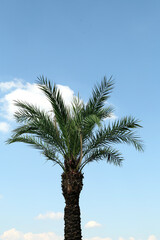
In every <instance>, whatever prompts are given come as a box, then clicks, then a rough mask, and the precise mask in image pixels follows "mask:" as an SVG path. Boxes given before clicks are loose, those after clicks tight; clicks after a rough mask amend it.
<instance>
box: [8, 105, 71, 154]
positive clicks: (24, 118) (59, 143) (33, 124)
mask: <svg viewBox="0 0 160 240" xmlns="http://www.w3.org/2000/svg"><path fill="white" fill-rule="evenodd" d="M15 104H16V106H17V107H18V111H17V112H16V113H15V114H14V116H15V118H16V120H17V122H20V123H21V124H22V123H23V122H24V123H23V125H22V126H20V127H18V128H16V129H15V130H14V131H13V133H14V134H13V135H12V138H15V137H19V136H21V135H22V134H33V135H35V136H37V137H39V138H40V139H41V140H43V141H45V142H47V144H50V145H54V146H55V147H56V149H57V151H59V152H60V153H63V154H64V153H65V152H66V151H67V150H66V146H65V143H64V140H63V138H62V137H61V135H60V133H59V132H58V131H57V128H56V126H55V125H54V123H53V120H52V119H51V117H50V116H49V115H48V114H47V113H46V112H44V111H43V110H40V109H39V108H38V107H36V106H34V105H32V104H28V103H25V102H20V101H16V102H15Z"/></svg>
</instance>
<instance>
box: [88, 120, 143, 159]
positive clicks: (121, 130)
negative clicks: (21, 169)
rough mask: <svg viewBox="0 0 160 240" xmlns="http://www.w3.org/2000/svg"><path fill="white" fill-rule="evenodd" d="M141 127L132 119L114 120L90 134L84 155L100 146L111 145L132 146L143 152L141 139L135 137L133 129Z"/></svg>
mask: <svg viewBox="0 0 160 240" xmlns="http://www.w3.org/2000/svg"><path fill="white" fill-rule="evenodd" d="M139 127H141V126H140V125H139V121H138V120H136V119H134V118H132V117H125V118H122V119H121V120H116V121H114V122H113V123H112V125H111V126H110V125H109V126H108V127H106V126H104V127H102V128H100V129H98V130H97V131H96V133H95V134H92V136H90V139H89V144H88V146H87V149H86V151H85V152H84V155H86V154H87V153H88V152H89V151H91V150H92V149H96V148H99V147H101V146H109V145H110V144H113V143H127V144H132V145H133V146H134V147H135V148H136V149H137V150H138V151H143V144H142V141H141V139H140V138H139V137H138V136H137V135H136V132H135V131H133V129H136V128H139Z"/></svg>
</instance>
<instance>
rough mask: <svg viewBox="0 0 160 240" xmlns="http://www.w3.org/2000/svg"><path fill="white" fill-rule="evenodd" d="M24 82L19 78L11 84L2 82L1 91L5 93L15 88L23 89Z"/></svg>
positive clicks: (0, 83) (0, 84)
mask: <svg viewBox="0 0 160 240" xmlns="http://www.w3.org/2000/svg"><path fill="white" fill-rule="evenodd" d="M22 82H23V80H22V79H18V78H14V80H13V81H10V82H0V91H2V92H5V91H9V90H11V89H13V88H22V87H23V83H22Z"/></svg>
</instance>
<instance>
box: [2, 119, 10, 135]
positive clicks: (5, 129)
mask: <svg viewBox="0 0 160 240" xmlns="http://www.w3.org/2000/svg"><path fill="white" fill-rule="evenodd" d="M9 129H10V125H9V124H8V123H7V122H0V132H3V133H6V132H8V131H9Z"/></svg>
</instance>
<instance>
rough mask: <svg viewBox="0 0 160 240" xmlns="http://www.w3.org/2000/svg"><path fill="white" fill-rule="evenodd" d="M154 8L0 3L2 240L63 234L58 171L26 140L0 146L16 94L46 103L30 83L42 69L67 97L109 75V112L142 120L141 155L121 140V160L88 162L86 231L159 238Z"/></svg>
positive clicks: (107, 237)
mask: <svg viewBox="0 0 160 240" xmlns="http://www.w3.org/2000/svg"><path fill="white" fill-rule="evenodd" d="M159 11H160V2H159V1H158V0H154V1H149V0H141V1H138V0H135V1H127V0H121V1H118V0H112V1H111V0H100V1H98V0H87V1H86V0H85V1H84V0H81V1H78V0H77V1H73V0H68V1H64V0H63V1H62V0H59V1H54V0H53V1H51V0H45V1H42V0H41V1H38V0H34V1H31V0H28V1H24V0H12V1H9V0H1V2H0V151H1V156H0V168H1V174H0V213H1V214H0V240H62V239H63V225H64V222H63V208H64V199H63V196H62V194H61V169H59V168H58V166H55V167H53V165H52V163H51V162H46V161H45V158H44V157H43V156H42V155H41V154H40V153H39V152H38V151H36V150H34V149H32V148H31V147H29V146H25V145H24V144H13V145H9V146H8V145H6V144H5V143H4V142H5V140H6V139H7V138H8V137H9V136H10V134H11V130H12V129H13V128H14V127H15V126H16V123H15V122H14V120H13V118H12V114H13V112H14V110H15V109H14V108H13V105H12V100H13V99H14V98H15V97H16V98H20V99H25V100H26V99H28V101H31V102H34V103H36V104H40V105H41V106H42V107H46V108H47V107H48V105H47V103H46V102H45V99H44V98H42V96H41V95H39V94H40V93H39V92H38V91H37V89H36V86H35V85H34V84H35V80H36V78H37V76H40V75H42V74H43V75H45V76H47V77H48V78H49V79H51V80H52V81H53V82H56V83H57V84H59V85H60V86H59V87H60V88H61V89H62V92H63V94H67V95H65V99H66V101H69V100H70V99H71V98H72V96H73V93H74V94H76V95H77V94H78V92H79V93H80V97H81V98H82V99H84V101H87V99H88V97H89V96H90V93H91V90H92V87H93V86H94V84H95V83H96V82H99V81H101V79H102V78H103V76H104V75H106V76H107V77H110V76H111V75H113V78H114V79H115V89H114V91H113V93H112V95H111V98H110V99H109V103H110V104H113V105H114V107H115V115H116V116H117V118H121V117H123V116H126V115H132V116H134V117H136V118H138V119H140V120H141V124H142V126H143V129H141V130H140V131H139V132H138V133H139V135H140V136H141V137H142V139H143V140H144V144H145V151H144V153H138V152H137V151H136V150H135V149H134V148H133V147H132V146H127V145H123V146H122V145H121V146H117V148H118V149H120V150H121V152H122V153H123V156H124V158H125V161H124V164H123V167H121V168H118V167H115V166H113V165H107V164H106V163H105V161H104V162H101V163H99V164H97V163H93V164H90V165H88V167H86V169H84V170H85V171H84V188H83V190H82V193H81V198H80V206H81V213H82V233H83V238H84V239H87V240H158V239H160V230H159V222H160V207H159V202H160V191H159V182H160V175H159V169H160V162H159V159H160V157H159V144H160V141H159V133H160V124H159V119H160V111H159V99H160V97H159V88H160V81H159V76H160V68H159V62H160V47H159V43H160V25H159V23H160V15H159ZM64 86H65V87H64Z"/></svg>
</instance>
